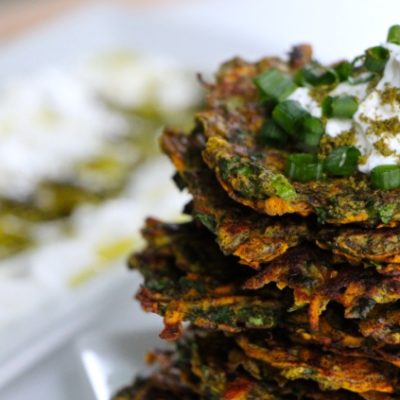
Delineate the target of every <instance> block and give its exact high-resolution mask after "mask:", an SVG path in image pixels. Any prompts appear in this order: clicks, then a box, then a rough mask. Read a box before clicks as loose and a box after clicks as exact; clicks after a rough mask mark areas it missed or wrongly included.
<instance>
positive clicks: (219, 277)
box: [130, 222, 289, 339]
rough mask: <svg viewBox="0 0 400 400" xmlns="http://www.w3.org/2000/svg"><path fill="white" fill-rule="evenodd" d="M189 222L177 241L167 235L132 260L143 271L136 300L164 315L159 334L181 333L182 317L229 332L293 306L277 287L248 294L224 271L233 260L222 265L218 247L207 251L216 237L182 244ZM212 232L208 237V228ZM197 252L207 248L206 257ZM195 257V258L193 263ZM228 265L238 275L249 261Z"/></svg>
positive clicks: (270, 321)
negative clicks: (162, 241)
mask: <svg viewBox="0 0 400 400" xmlns="http://www.w3.org/2000/svg"><path fill="white" fill-rule="evenodd" d="M150 223H151V222H150ZM190 227H192V228H193V225H190V226H189V227H187V228H184V229H183V232H179V231H178V235H177V237H176V238H175V239H176V244H177V246H178V247H174V246H170V245H169V244H168V243H167V244H165V242H166V241H168V239H166V240H165V241H164V244H163V246H161V248H156V249H155V248H149V249H147V250H144V251H143V252H141V253H139V254H137V255H135V256H134V257H132V258H131V260H130V265H131V267H132V268H135V269H138V270H139V271H140V272H141V273H142V274H143V275H144V277H145V282H144V286H143V287H142V288H141V290H140V291H139V293H138V295H137V298H138V300H139V301H140V302H141V304H142V306H143V308H144V309H145V310H147V311H151V312H154V313H158V314H161V315H163V316H164V324H165V329H164V331H163V333H162V335H161V336H162V337H163V338H166V339H175V338H177V337H179V336H180V334H181V329H182V326H181V324H182V322H183V321H184V320H186V321H191V322H192V323H194V324H195V325H197V326H201V327H204V328H209V329H220V330H225V331H228V332H239V331H242V330H244V329H246V328H253V329H261V328H271V327H272V326H274V325H275V324H276V321H277V320H278V316H279V313H280V311H281V310H282V308H283V307H284V306H285V305H286V307H288V306H289V303H288V301H285V299H284V296H283V294H282V293H281V292H279V291H277V290H275V291H274V290H269V291H268V293H266V291H259V293H258V294H255V293H254V294H250V295H249V294H246V293H245V291H244V290H241V289H240V280H239V281H238V282H237V281H236V282H235V279H233V280H232V279H231V277H232V274H231V273H228V274H224V272H226V270H227V268H226V266H227V265H229V264H227V262H226V261H225V262H224V263H221V265H220V264H219V263H218V260H219V259H220V258H221V257H222V254H221V253H220V252H219V251H217V252H215V253H214V254H215V255H213V256H210V257H208V254H212V251H211V249H212V248H213V246H214V247H217V245H216V244H215V243H214V242H213V241H212V240H208V242H207V241H203V242H201V241H200V244H201V245H202V247H196V242H194V243H193V242H192V243H191V247H185V246H184V242H183V241H180V240H179V237H182V234H183V235H184V232H185V230H186V229H190ZM166 229H168V227H166ZM203 231H204V230H203ZM194 232H195V231H194V230H193V236H195V233H194ZM175 235H176V232H175ZM208 236H209V239H210V234H208ZM158 240H160V241H161V238H158ZM197 243H199V242H197ZM181 246H182V247H181ZM168 247H169V248H168ZM181 248H182V251H181ZM191 250H193V251H191ZM199 252H202V253H203V254H202V256H201V257H202V258H197V257H196V254H197V253H199ZM192 259H194V260H196V261H195V262H194V263H192V261H191V260H192ZM202 260H203V262H201V261H202ZM230 267H231V268H236V269H237V273H236V274H234V276H235V275H236V279H238V277H239V278H240V275H242V277H245V276H248V270H247V269H246V268H245V267H241V266H240V265H238V264H236V263H231V264H230ZM240 269H242V271H240ZM208 271H209V272H208ZM264 292H265V293H264ZM278 298H279V301H278Z"/></svg>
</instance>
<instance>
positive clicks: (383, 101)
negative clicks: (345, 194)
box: [289, 43, 400, 173]
mask: <svg viewBox="0 0 400 400" xmlns="http://www.w3.org/2000/svg"><path fill="white" fill-rule="evenodd" d="M382 46H383V47H385V48H386V49H387V50H389V53H390V57H389V59H388V61H387V63H386V65H385V69H384V71H383V74H382V77H381V79H380V80H379V81H378V82H377V83H376V84H375V85H373V84H372V82H363V83H358V84H350V83H349V82H342V83H340V84H339V85H338V86H336V87H335V88H334V89H333V90H332V91H330V92H329V93H327V95H329V96H342V95H349V96H354V97H356V98H357V100H358V102H359V106H358V110H357V112H356V113H355V114H354V116H353V118H351V119H340V118H329V119H328V120H327V121H326V126H325V134H326V135H328V136H330V137H332V138H336V137H338V136H339V135H341V134H343V133H347V132H350V131H352V132H353V133H354V139H355V143H354V145H355V146H356V147H357V148H358V149H359V150H360V151H361V154H362V162H361V163H360V164H359V165H358V169H359V170H360V171H361V172H364V173H368V172H370V171H371V170H372V169H373V168H374V167H376V166H378V165H383V164H400V46H399V45H396V44H393V43H385V44H383V45H382ZM366 74H368V73H366ZM388 93H390V94H391V96H387V94H388ZM396 94H397V97H396ZM289 99H292V100H296V101H298V102H299V103H300V105H301V106H302V107H303V108H304V109H305V110H307V111H308V112H309V113H310V114H312V115H313V116H321V114H322V112H321V107H320V105H319V104H318V103H316V102H315V101H314V100H313V99H312V96H311V90H310V89H309V88H304V87H300V88H298V89H296V90H295V91H294V92H293V93H292V94H291V96H290V97H289Z"/></svg>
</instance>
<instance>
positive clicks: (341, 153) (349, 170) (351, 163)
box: [324, 146, 361, 176]
mask: <svg viewBox="0 0 400 400" xmlns="http://www.w3.org/2000/svg"><path fill="white" fill-rule="evenodd" d="M360 156H361V152H360V150H358V149H357V148H356V147H354V146H342V147H338V148H336V149H334V150H333V151H332V152H331V153H330V154H329V155H328V156H327V157H326V159H325V161H324V170H325V172H326V173H328V174H329V175H333V176H349V175H352V174H353V173H354V172H355V171H356V170H357V165H358V159H359V157H360Z"/></svg>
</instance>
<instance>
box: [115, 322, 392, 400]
mask: <svg viewBox="0 0 400 400" xmlns="http://www.w3.org/2000/svg"><path fill="white" fill-rule="evenodd" d="M242 342H243V340H242V338H240V339H239V346H238V345H237V344H236V341H235V339H234V338H230V337H227V336H225V335H223V334H221V333H205V332H202V331H198V330H196V331H191V332H190V333H189V334H188V333H187V334H186V335H185V337H184V338H182V339H181V340H180V341H178V342H177V343H176V350H175V351H155V352H154V353H152V354H150V355H149V357H148V358H149V360H150V361H151V362H152V363H154V362H157V363H158V364H159V365H160V368H159V371H158V372H156V373H155V374H154V375H152V376H151V377H150V378H148V379H147V380H143V379H141V378H139V379H138V380H137V381H136V383H135V384H134V385H133V387H130V388H126V389H124V390H122V391H121V392H120V393H119V394H118V395H117V396H116V397H115V398H114V400H116V399H121V400H122V399H126V400H128V399H138V400H139V399H150V398H151V397H149V394H150V393H151V394H153V393H154V394H157V395H159V396H160V399H164V398H165V397H163V396H165V394H166V393H168V394H170V397H169V398H170V399H175V398H177V397H176V395H177V393H182V396H189V394H188V390H190V391H191V392H193V394H195V395H193V397H190V396H189V397H182V398H183V399H186V398H190V399H192V398H195V399H204V400H206V399H224V400H234V399H235V400H244V399H245V400H253V399H254V400H256V399H264V400H281V399H282V400H283V399H286V400H292V399H293V400H295V399H297V400H299V399H302V400H322V399H330V400H343V399H346V400H356V399H361V398H364V399H369V400H372V399H382V400H383V399H385V400H388V399H392V398H394V397H392V396H391V395H390V394H386V393H384V392H376V391H373V392H371V391H370V392H362V393H360V396H359V395H358V394H356V393H352V392H351V391H348V390H343V389H338V390H321V389H320V387H319V386H318V384H316V383H315V382H313V381H312V380H311V379H310V377H309V376H307V377H306V379H301V380H296V381H293V380H291V378H289V379H288V378H286V377H285V376H283V374H282V371H280V369H279V368H275V367H271V366H269V365H268V363H266V362H265V361H264V360H258V358H257V357H252V356H250V357H249V356H248V355H246V353H245V352H244V351H243V350H242V349H241V348H240V346H241V345H243V343H242ZM244 347H246V346H244ZM306 351H308V350H307V349H306V348H305V349H303V352H306ZM294 357H296V356H294V355H293V356H292V359H293V358H294ZM313 362H314V364H315V363H316V361H315V360H311V361H310V360H307V361H305V363H307V365H308V364H311V363H313ZM357 362H358V361H356V363H357ZM359 364H360V365H363V367H364V368H363V371H365V370H366V369H365V368H366V367H365V366H364V364H363V363H362V362H359ZM360 373H361V371H360ZM305 375H306V374H305ZM325 375H326V379H329V380H330V381H334V382H336V381H338V379H337V376H338V375H339V373H338V372H334V371H332V372H330V371H326V373H325ZM351 376H357V373H351ZM377 377H379V378H377ZM380 378H381V375H380V374H379V373H378V374H375V371H374V374H373V375H372V376H371V377H370V378H369V379H368V380H370V381H373V380H374V379H378V380H379V382H381V381H383V382H384V381H385V378H384V377H383V376H382V379H380ZM316 380H317V379H316ZM355 384H356V383H354V385H355ZM367 386H368V384H365V385H364V387H367ZM118 396H119V397H118ZM135 396H136V397H135ZM196 396H198V397H196ZM153 398H157V399H158V397H153ZM167 398H168V397H167Z"/></svg>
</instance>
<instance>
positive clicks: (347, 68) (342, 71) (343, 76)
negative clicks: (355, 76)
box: [334, 61, 353, 82]
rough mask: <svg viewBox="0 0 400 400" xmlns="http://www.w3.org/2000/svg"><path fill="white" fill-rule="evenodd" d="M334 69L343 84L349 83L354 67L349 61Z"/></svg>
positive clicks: (337, 65)
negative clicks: (344, 82)
mask: <svg viewBox="0 0 400 400" xmlns="http://www.w3.org/2000/svg"><path fill="white" fill-rule="evenodd" d="M334 69H335V71H336V73H337V75H338V77H339V80H340V81H341V82H343V81H347V79H348V78H349V76H350V75H351V72H352V71H353V67H352V65H351V63H349V62H348V61H342V62H340V63H339V64H336V65H335V67H334Z"/></svg>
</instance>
